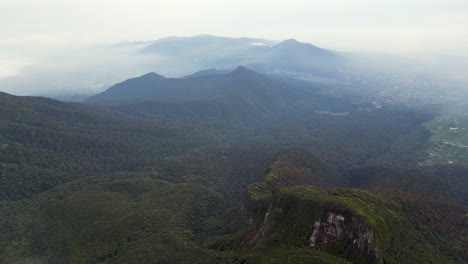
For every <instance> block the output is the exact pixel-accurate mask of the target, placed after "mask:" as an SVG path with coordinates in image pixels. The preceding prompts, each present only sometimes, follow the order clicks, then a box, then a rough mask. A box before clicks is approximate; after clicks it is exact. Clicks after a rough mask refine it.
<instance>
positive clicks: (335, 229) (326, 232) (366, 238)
mask: <svg viewBox="0 0 468 264" xmlns="http://www.w3.org/2000/svg"><path fill="white" fill-rule="evenodd" d="M342 240H344V241H346V243H345V244H346V247H345V249H346V251H347V252H349V253H351V254H352V253H371V247H370V245H371V242H372V232H371V231H370V230H369V228H368V227H367V225H366V224H365V223H364V221H363V220H361V219H359V218H358V217H355V216H350V215H347V214H342V213H335V212H330V213H328V215H327V219H325V220H322V219H317V220H315V222H314V227H313V230H312V233H311V234H310V235H309V237H308V241H309V242H308V243H309V247H312V248H321V247H323V246H325V245H327V244H335V243H337V242H339V241H342Z"/></svg>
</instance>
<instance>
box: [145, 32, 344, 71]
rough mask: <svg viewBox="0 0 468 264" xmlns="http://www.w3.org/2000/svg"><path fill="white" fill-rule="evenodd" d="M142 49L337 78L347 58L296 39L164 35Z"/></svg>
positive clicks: (195, 60) (213, 64)
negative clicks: (275, 39) (163, 37)
mask: <svg viewBox="0 0 468 264" xmlns="http://www.w3.org/2000/svg"><path fill="white" fill-rule="evenodd" d="M142 52H144V53H155V54H160V55H163V56H166V57H169V58H173V59H180V60H182V61H187V62H188V61H190V62H192V63H191V64H195V65H199V67H200V68H201V69H209V68H216V69H232V68H233V67H236V66H237V65H245V66H246V67H248V68H251V69H254V70H257V71H259V72H262V73H270V74H271V73H274V74H283V75H286V74H299V73H300V74H307V75H315V76H327V77H337V74H338V73H339V71H340V69H341V68H342V67H343V66H344V65H343V62H344V61H345V57H343V56H341V55H339V54H338V53H336V52H334V51H331V50H326V49H322V48H319V47H316V46H314V45H312V44H309V43H302V42H299V41H297V40H295V39H288V40H284V41H282V42H273V41H269V40H264V39H251V38H225V37H216V36H210V35H201V36H196V37H190V38H177V37H171V38H165V39H161V40H158V41H155V42H154V43H152V44H149V45H148V46H146V47H144V48H143V49H142Z"/></svg>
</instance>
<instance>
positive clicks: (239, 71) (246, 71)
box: [231, 66, 255, 74]
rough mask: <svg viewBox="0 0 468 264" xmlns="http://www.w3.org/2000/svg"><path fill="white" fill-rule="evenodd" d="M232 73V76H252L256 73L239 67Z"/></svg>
mask: <svg viewBox="0 0 468 264" xmlns="http://www.w3.org/2000/svg"><path fill="white" fill-rule="evenodd" d="M231 73H232V74H246V73H248V74H251V73H255V72H254V71H252V70H250V69H249V68H247V67H245V66H239V67H237V68H236V69H235V70H233V71H232V72H231Z"/></svg>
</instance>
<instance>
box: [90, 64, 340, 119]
mask: <svg viewBox="0 0 468 264" xmlns="http://www.w3.org/2000/svg"><path fill="white" fill-rule="evenodd" d="M211 73H212V72H211ZM88 101H90V102H94V103H96V104H101V105H107V106H110V108H111V109H113V110H117V111H121V112H124V113H126V114H132V115H136V116H140V117H146V118H149V117H151V118H202V119H203V118H217V119H224V120H238V121H239V120H241V121H242V120H249V119H250V120H252V119H257V120H258V119H260V118H263V119H265V118H267V117H275V118H278V117H283V116H285V115H287V114H290V115H291V114H301V113H303V112H305V111H311V109H317V108H320V107H323V106H324V105H326V104H327V103H328V104H329V105H328V106H330V105H334V104H337V103H338V102H337V100H335V99H333V98H330V97H326V96H324V95H320V94H319V93H317V91H316V90H315V89H314V88H313V87H307V88H304V87H300V88H299V87H296V86H293V85H289V84H286V83H284V82H282V81H279V80H276V79H273V78H271V77H268V76H265V75H262V74H259V73H257V72H254V71H252V70H249V69H247V68H246V67H242V66H240V67H237V68H236V69H235V70H233V71H231V72H228V73H225V74H219V73H218V72H215V74H209V75H205V74H201V75H199V74H197V75H196V76H194V77H188V78H180V79H177V78H164V77H162V76H160V75H157V74H155V73H149V74H146V75H143V76H141V77H138V78H134V79H129V80H127V81H124V82H122V83H119V84H116V85H114V86H112V87H110V88H109V89H108V90H107V91H105V92H103V93H101V94H98V95H95V96H93V97H91V98H89V99H88ZM119 104H120V105H119Z"/></svg>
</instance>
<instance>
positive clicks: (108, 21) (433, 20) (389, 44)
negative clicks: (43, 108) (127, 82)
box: [0, 0, 468, 76]
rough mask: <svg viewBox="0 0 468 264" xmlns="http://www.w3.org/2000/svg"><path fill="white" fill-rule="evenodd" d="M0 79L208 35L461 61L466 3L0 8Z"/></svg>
mask: <svg viewBox="0 0 468 264" xmlns="http://www.w3.org/2000/svg"><path fill="white" fill-rule="evenodd" d="M0 34H1V37H0V76H1V75H2V74H3V75H5V74H8V73H13V72H14V71H15V70H16V69H17V68H20V67H22V66H23V65H26V64H28V63H30V60H34V58H36V57H40V56H43V57H46V56H47V55H48V54H49V53H51V52H52V53H53V52H56V51H57V50H61V49H69V48H71V47H75V46H79V45H94V44H109V43H114V42H120V41H126V40H129V41H138V40H143V41H144V40H154V39H158V38H161V37H166V36H174V35H176V36H193V35H198V34H212V35H220V36H229V37H240V36H246V37H260V38H268V39H274V40H282V39H287V38H296V39H298V40H300V41H304V42H311V43H313V44H315V45H318V46H321V47H325V48H330V49H335V50H342V51H385V52H419V53H440V54H458V55H464V56H468V0H315V1H314V0H286V1H278V0H277V1H275V0H194V1H182V0H0Z"/></svg>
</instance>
